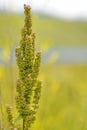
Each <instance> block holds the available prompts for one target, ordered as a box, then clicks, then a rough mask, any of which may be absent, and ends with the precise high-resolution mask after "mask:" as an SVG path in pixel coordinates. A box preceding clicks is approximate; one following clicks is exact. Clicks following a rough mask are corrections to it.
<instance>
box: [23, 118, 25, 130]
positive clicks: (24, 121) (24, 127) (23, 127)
mask: <svg viewBox="0 0 87 130" xmlns="http://www.w3.org/2000/svg"><path fill="white" fill-rule="evenodd" d="M23 130H25V119H23Z"/></svg>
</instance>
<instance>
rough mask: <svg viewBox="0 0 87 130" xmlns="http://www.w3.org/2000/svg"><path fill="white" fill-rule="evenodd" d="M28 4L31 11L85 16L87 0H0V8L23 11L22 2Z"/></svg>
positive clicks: (66, 15)
mask: <svg viewBox="0 0 87 130" xmlns="http://www.w3.org/2000/svg"><path fill="white" fill-rule="evenodd" d="M24 3H27V4H30V5H31V7H32V10H33V11H39V12H44V13H46V14H49V15H53V16H56V17H57V16H60V17H63V18H71V19H72V18H86V19H87V0H0V9H2V10H3V9H4V10H11V11H16V12H17V11H23V4H24Z"/></svg>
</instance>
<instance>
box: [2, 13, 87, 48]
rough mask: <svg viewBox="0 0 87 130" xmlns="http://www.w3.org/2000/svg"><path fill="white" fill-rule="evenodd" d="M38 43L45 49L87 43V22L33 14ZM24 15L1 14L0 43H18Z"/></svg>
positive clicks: (6, 44)
mask: <svg viewBox="0 0 87 130" xmlns="http://www.w3.org/2000/svg"><path fill="white" fill-rule="evenodd" d="M32 20H33V31H34V32H35V33H36V43H37V44H38V46H41V47H42V48H43V49H46V48H49V47H51V46H54V45H71V46H77V45H87V22H79V21H73V22H72V21H63V20H57V19H52V18H49V17H42V16H40V15H33V19H32ZM22 26H23V16H22V15H15V14H14V15H12V14H11V15H9V14H0V37H1V38H0V45H1V46H2V45H5V46H8V45H9V44H12V45H13V44H18V43H19V39H20V30H21V27H22Z"/></svg>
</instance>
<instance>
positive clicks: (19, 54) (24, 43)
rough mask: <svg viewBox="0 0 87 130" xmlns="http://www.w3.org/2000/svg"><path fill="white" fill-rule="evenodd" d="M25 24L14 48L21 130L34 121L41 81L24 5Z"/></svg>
mask: <svg viewBox="0 0 87 130" xmlns="http://www.w3.org/2000/svg"><path fill="white" fill-rule="evenodd" d="M24 14H25V24H24V27H23V29H22V32H21V40H20V45H19V46H18V47H17V48H16V60H17V65H18V69H19V78H18V80H17V87H16V90H17V97H16V104H17V105H16V106H17V109H18V112H19V115H20V116H21V118H22V119H23V130H29V128H30V127H31V125H32V123H33V122H34V121H35V115H36V112H37V108H38V104H39V99H40V96H41V84H42V83H41V81H39V80H38V74H39V68H40V63H41V52H36V51H35V34H34V33H33V32H32V20H31V8H30V6H28V5H24Z"/></svg>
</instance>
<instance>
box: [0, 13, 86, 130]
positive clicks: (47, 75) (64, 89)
mask: <svg viewBox="0 0 87 130" xmlns="http://www.w3.org/2000/svg"><path fill="white" fill-rule="evenodd" d="M22 26H23V16H22V15H20V16H19V15H15V14H14V15H13V14H10V15H9V14H0V46H1V47H3V48H4V53H5V54H4V55H5V58H7V59H8V62H9V50H10V47H12V46H13V45H17V44H18V43H19V40H20V29H21V27H22ZM33 31H34V32H35V33H36V43H37V46H39V47H41V48H42V49H43V50H44V49H47V48H50V47H51V46H56V45H64V46H83V45H87V23H86V22H72V21H63V20H57V19H52V18H47V17H46V18H45V17H41V16H36V15H33ZM17 76H18V70H17V66H16V65H10V66H5V65H0V111H1V106H2V107H3V112H4V117H5V118H4V121H5V123H4V126H5V127H7V122H6V113H5V105H6V104H8V103H10V104H12V105H13V108H14V111H15V102H14V97H15V94H16V91H15V87H16V79H17ZM39 79H41V80H42V81H43V87H42V96H41V100H40V107H39V110H38V113H37V120H36V122H35V123H34V125H33V126H32V128H31V130H87V64H57V65H56V64H54V63H53V62H50V61H49V62H48V63H44V64H41V69H40V76H39ZM2 103H3V105H2ZM1 116H2V115H1V112H0V121H1ZM15 116H16V114H15ZM0 125H1V123H0Z"/></svg>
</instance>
